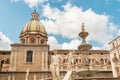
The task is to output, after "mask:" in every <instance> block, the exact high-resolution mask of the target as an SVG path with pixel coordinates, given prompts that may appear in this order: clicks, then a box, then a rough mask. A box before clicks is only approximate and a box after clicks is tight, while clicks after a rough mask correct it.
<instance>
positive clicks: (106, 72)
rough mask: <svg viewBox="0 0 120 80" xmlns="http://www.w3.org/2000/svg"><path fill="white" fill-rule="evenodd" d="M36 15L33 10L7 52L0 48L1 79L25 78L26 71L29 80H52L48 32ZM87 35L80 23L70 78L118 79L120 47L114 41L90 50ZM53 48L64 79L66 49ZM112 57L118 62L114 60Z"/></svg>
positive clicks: (73, 79) (52, 53)
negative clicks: (59, 59) (77, 43)
mask: <svg viewBox="0 0 120 80" xmlns="http://www.w3.org/2000/svg"><path fill="white" fill-rule="evenodd" d="M38 16H39V14H38V13H37V12H36V11H34V12H33V13H32V18H31V20H30V21H29V22H28V23H27V24H26V25H25V26H24V28H23V30H22V31H21V33H20V37H19V38H20V43H14V44H11V50H10V51H5V50H0V80H25V77H26V73H27V72H26V71H28V70H29V76H28V80H34V79H35V77H36V80H52V73H51V71H50V64H51V57H52V55H54V51H50V50H49V47H50V46H49V45H48V44H47V40H48V36H47V32H46V30H45V27H44V25H43V24H42V23H41V22H40V21H39V19H38ZM88 35H89V33H88V32H86V31H85V26H84V23H83V24H82V26H81V32H80V33H79V36H80V37H81V38H82V43H81V44H80V45H79V46H78V49H76V50H75V53H74V54H73V62H74V65H73V72H72V76H71V80H83V79H84V80H85V78H86V80H88V79H89V80H113V78H114V77H115V78H114V80H119V79H118V77H119V76H120V72H119V68H120V67H119V65H120V64H119V63H120V58H119V56H120V54H119V51H120V49H119V45H116V44H117V43H116V40H113V41H111V42H110V43H109V45H110V51H109V50H91V48H92V46H91V45H90V44H88V43H87V42H86V37H87V36H88ZM119 40H120V37H119ZM117 41H118V40H117ZM119 42H120V41H119ZM113 46H114V47H113ZM56 50H57V54H58V55H60V56H61V57H62V60H61V64H60V66H59V68H60V78H61V79H63V78H64V76H65V74H66V72H67V65H68V59H67V56H68V54H69V50H63V49H56ZM114 53H116V54H114ZM115 56H117V58H116V59H117V61H116V59H115V60H113V59H114V57H115ZM116 66H117V68H116Z"/></svg>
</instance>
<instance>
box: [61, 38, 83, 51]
mask: <svg viewBox="0 0 120 80" xmlns="http://www.w3.org/2000/svg"><path fill="white" fill-rule="evenodd" d="M80 44H81V41H80V40H79V39H73V40H71V41H70V43H66V42H65V43H63V44H62V49H78V46H79V45H80Z"/></svg>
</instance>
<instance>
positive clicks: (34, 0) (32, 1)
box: [24, 0, 48, 7]
mask: <svg viewBox="0 0 120 80" xmlns="http://www.w3.org/2000/svg"><path fill="white" fill-rule="evenodd" d="M46 1H48V0H24V2H25V3H26V4H28V6H29V7H35V6H36V7H37V6H38V5H39V4H41V3H44V2H46Z"/></svg>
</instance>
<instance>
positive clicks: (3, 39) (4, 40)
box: [0, 32, 12, 50]
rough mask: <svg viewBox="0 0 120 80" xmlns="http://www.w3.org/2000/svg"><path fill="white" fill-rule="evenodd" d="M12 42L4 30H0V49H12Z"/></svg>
mask: <svg viewBox="0 0 120 80" xmlns="http://www.w3.org/2000/svg"><path fill="white" fill-rule="evenodd" d="M11 43H12V41H11V40H10V39H9V38H8V37H7V36H5V35H4V34H3V33H2V32H0V50H10V48H11V47H10V44H11Z"/></svg>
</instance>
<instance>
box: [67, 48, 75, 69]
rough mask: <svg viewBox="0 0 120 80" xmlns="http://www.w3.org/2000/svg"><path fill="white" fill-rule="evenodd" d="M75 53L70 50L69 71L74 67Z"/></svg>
mask: <svg viewBox="0 0 120 80" xmlns="http://www.w3.org/2000/svg"><path fill="white" fill-rule="evenodd" d="M73 53H75V51H74V50H69V54H68V57H67V58H68V66H67V67H68V70H72V69H73V67H74V58H73Z"/></svg>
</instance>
